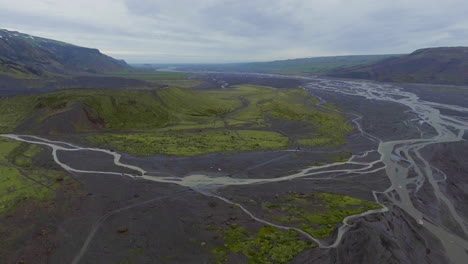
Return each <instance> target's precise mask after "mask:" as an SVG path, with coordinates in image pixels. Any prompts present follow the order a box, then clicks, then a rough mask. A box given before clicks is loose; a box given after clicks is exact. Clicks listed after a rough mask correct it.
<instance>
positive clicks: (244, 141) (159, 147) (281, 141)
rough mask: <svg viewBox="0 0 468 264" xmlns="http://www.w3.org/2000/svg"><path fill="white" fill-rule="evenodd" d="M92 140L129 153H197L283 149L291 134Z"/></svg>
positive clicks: (172, 135)
mask: <svg viewBox="0 0 468 264" xmlns="http://www.w3.org/2000/svg"><path fill="white" fill-rule="evenodd" d="M88 140H90V141H91V142H93V143H96V144H104V145H107V146H109V147H111V148H115V149H118V150H122V151H125V152H128V153H134V154H141V155H151V154H157V153H162V154H168V155H179V156H195V155H201V154H206V153H213V152H220V151H249V150H260V149H282V148H285V147H286V146H287V145H288V138H286V137H284V136H282V135H281V134H278V133H275V132H270V131H255V130H234V131H230V130H208V131H202V132H190V133H189V132H183V133H171V132H164V133H139V134H103V135H96V136H91V137H88Z"/></svg>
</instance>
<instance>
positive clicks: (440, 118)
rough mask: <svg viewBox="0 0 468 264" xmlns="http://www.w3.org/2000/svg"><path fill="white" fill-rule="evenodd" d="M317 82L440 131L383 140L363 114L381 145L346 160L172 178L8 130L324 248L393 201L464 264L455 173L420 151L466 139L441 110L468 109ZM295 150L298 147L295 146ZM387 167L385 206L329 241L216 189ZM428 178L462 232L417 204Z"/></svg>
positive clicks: (467, 248) (459, 124)
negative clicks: (449, 180) (285, 170)
mask: <svg viewBox="0 0 468 264" xmlns="http://www.w3.org/2000/svg"><path fill="white" fill-rule="evenodd" d="M312 80H313V81H314V82H311V83H310V84H307V85H304V89H306V90H310V91H311V93H312V94H313V93H314V91H323V92H327V93H336V94H343V95H347V96H358V97H362V98H365V99H367V100H378V101H384V102H392V103H397V104H401V105H404V106H406V107H408V109H409V110H410V111H411V112H412V113H413V114H414V115H415V116H417V120H415V121H416V122H418V123H419V124H423V123H424V124H427V125H429V126H431V127H432V128H433V129H434V130H435V132H436V133H435V135H433V136H427V135H425V134H424V133H423V132H422V131H421V134H420V137H417V138H414V139H404V140H394V141H380V140H379V139H378V138H376V137H374V136H372V135H370V134H368V133H367V132H366V131H364V130H362V128H361V125H360V123H359V122H358V121H359V119H360V118H361V117H360V116H357V118H355V119H354V120H352V121H353V123H354V124H355V126H356V128H357V129H358V130H359V131H360V132H361V134H362V135H363V136H366V137H368V138H369V139H370V140H373V141H376V142H377V143H378V148H377V149H371V150H368V151H366V152H363V153H360V154H359V155H354V156H352V157H351V158H350V159H349V160H348V161H346V162H336V163H331V164H326V165H323V166H316V167H310V168H305V169H303V170H302V171H300V172H298V173H295V174H291V175H284V176H282V177H277V178H270V179H238V178H231V177H213V176H210V175H189V176H185V177H167V176H163V175H153V174H150V173H147V172H146V171H145V169H144V168H140V167H137V166H134V165H131V164H125V163H123V162H121V160H120V159H121V155H120V154H118V153H116V152H113V151H110V150H105V149H99V148H85V147H80V146H77V145H74V144H71V143H67V142H61V141H52V140H48V139H45V138H41V137H37V136H29V135H13V134H9V135H3V136H4V137H8V138H11V139H14V140H19V141H23V142H28V143H31V144H38V145H43V146H48V147H50V148H51V149H52V156H53V158H54V160H55V162H56V163H57V164H58V165H60V166H61V167H62V168H63V169H65V170H67V171H70V172H75V173H88V174H98V175H99V174H106V175H119V176H122V175H123V176H127V177H132V178H136V179H141V180H149V181H155V182H163V183H172V184H177V185H181V186H184V187H188V188H190V189H193V190H196V191H198V192H200V193H202V194H204V195H208V196H213V197H216V198H218V199H221V200H223V201H224V202H226V203H230V204H236V205H238V206H239V208H240V209H242V210H243V211H244V212H245V213H246V214H248V215H249V216H250V217H252V218H253V219H255V220H256V221H259V222H262V223H264V224H268V225H272V226H276V227H278V228H282V229H294V230H297V231H298V232H300V233H301V234H302V235H303V236H304V237H306V238H308V239H310V240H312V241H314V242H316V243H317V244H318V245H319V246H320V247H322V248H330V247H337V246H338V245H339V244H340V242H341V239H342V237H343V235H344V234H345V232H346V231H347V230H348V229H349V227H350V226H349V225H348V221H349V220H351V219H353V218H357V217H361V216H363V215H368V214H374V213H385V212H386V211H388V209H387V206H386V205H388V204H392V205H394V206H397V207H399V208H401V209H402V210H403V211H404V212H406V213H407V214H408V215H409V216H411V217H412V218H413V219H414V220H415V222H417V223H418V224H420V225H422V226H423V227H425V228H426V229H427V230H428V231H429V232H430V233H432V234H433V235H434V236H435V237H437V238H438V239H439V240H440V242H441V244H442V245H443V247H444V249H445V252H446V253H447V254H446V255H447V257H448V258H449V259H450V260H451V261H452V262H453V263H455V264H458V263H460V264H462V263H463V264H464V263H466V262H465V261H466V260H467V259H468V253H467V252H468V241H467V240H466V237H468V227H467V223H466V221H465V219H464V218H463V217H462V216H461V215H460V214H459V213H458V212H457V210H456V209H455V206H454V205H453V203H452V202H451V201H450V199H449V198H448V197H447V196H446V195H445V194H444V192H443V191H442V190H441V189H440V187H439V183H440V182H441V181H444V177H450V175H442V176H443V177H441V174H443V173H442V172H441V171H440V170H438V169H437V168H434V167H433V166H431V164H429V162H428V161H427V160H426V159H425V158H424V157H423V155H422V154H421V150H422V149H423V148H424V147H426V146H428V145H430V144H439V143H448V142H457V141H462V140H463V136H464V134H465V132H466V131H467V130H468V122H467V121H466V120H464V119H463V118H460V117H457V116H449V115H444V114H441V112H440V111H439V109H447V110H451V111H452V112H453V111H455V112H459V113H463V114H468V108H464V107H461V106H456V105H449V104H441V103H435V102H428V101H424V100H421V99H420V98H419V97H418V96H417V95H416V94H414V93H411V92H408V91H405V90H403V89H402V88H399V87H398V86H396V85H389V84H381V83H373V82H354V81H340V80H329V79H312ZM73 151H96V152H101V153H106V154H108V155H111V156H113V163H114V164H115V165H116V166H120V167H124V168H127V169H130V170H132V171H134V172H135V173H119V172H107V171H99V170H93V169H92V168H89V169H87V170H82V169H76V168H73V165H72V164H66V163H65V162H63V161H62V160H61V159H60V154H61V153H63V152H73ZM291 151H295V150H291ZM372 152H378V153H379V154H380V157H379V158H377V159H376V160H373V161H366V162H363V161H359V159H361V158H364V157H366V156H367V155H369V153H372ZM344 165H352V169H350V168H349V166H348V168H343V167H344ZM381 170H385V172H386V174H387V176H388V178H389V180H390V182H391V186H389V187H388V189H387V190H385V191H384V192H377V191H374V192H373V193H374V197H375V200H376V202H378V203H380V204H381V205H382V206H383V208H382V209H379V210H372V211H368V212H365V213H363V214H361V215H354V216H350V217H348V218H346V219H345V220H344V221H343V225H341V227H340V228H339V230H338V234H337V236H336V239H335V240H334V241H333V242H332V243H326V242H324V241H321V240H319V239H316V238H313V237H311V236H310V235H309V234H307V233H306V232H304V231H302V230H300V229H297V228H292V227H288V226H283V225H277V224H274V223H271V222H268V221H266V220H264V219H260V218H258V217H257V216H255V215H254V214H253V213H252V212H249V211H248V210H247V209H246V208H245V207H243V206H242V205H241V204H238V203H235V202H233V201H230V200H228V199H227V198H225V197H221V196H219V195H218V194H217V193H216V190H217V189H219V188H222V187H225V186H231V185H249V184H263V183H270V182H281V181H286V180H293V179H299V178H307V179H310V180H314V179H316V178H317V177H318V176H320V175H327V174H330V173H340V174H341V175H345V174H351V173H352V174H357V175H359V174H369V173H375V172H377V171H381ZM425 182H428V183H429V184H430V185H431V186H432V190H433V192H434V193H433V195H434V197H436V198H437V200H438V202H439V204H440V205H442V206H444V207H445V208H447V209H448V210H447V212H448V214H450V218H452V219H454V221H455V222H456V224H457V225H458V227H459V228H458V229H459V230H461V232H462V233H461V234H454V233H453V232H452V231H450V230H449V228H447V227H445V226H443V224H436V222H437V221H434V220H433V219H431V217H430V216H428V215H425V214H424V212H422V211H420V210H418V209H417V207H416V205H415V204H414V199H412V197H413V196H414V193H415V191H416V192H417V191H418V190H419V188H420V187H421V186H422V184H423V183H425ZM439 209H441V208H440V207H439ZM104 220H105V218H103V219H101V220H100V222H99V223H96V225H95V226H94V228H93V231H92V232H91V233H90V234H89V236H88V239H87V240H86V242H85V244H84V245H83V247H82V248H81V250H80V252H79V253H78V254H77V256H76V257H75V260H74V262H73V263H79V260H80V258H81V256H82V255H83V254H84V252H85V251H86V248H87V247H88V245H89V243H90V242H91V241H92V238H93V236H94V234H95V232H96V230H97V229H98V228H99V225H100V224H102V222H103V221H104Z"/></svg>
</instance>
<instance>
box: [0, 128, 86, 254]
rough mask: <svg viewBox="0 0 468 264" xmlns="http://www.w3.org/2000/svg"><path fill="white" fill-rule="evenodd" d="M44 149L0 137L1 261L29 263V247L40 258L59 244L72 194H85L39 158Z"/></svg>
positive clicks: (72, 181) (73, 195) (74, 183)
mask: <svg viewBox="0 0 468 264" xmlns="http://www.w3.org/2000/svg"><path fill="white" fill-rule="evenodd" d="M41 152H42V149H41V148H39V147H37V146H35V145H29V144H26V143H21V142H18V141H13V140H9V139H5V138H3V137H0V223H1V225H0V238H1V239H0V260H1V261H0V262H1V263H25V262H22V261H23V260H22V257H23V254H24V253H25V251H28V252H34V253H35V255H34V256H35V257H36V262H28V263H45V262H44V261H45V260H44V256H47V255H49V254H50V251H47V250H51V249H53V248H54V247H55V245H54V239H53V235H54V232H55V230H56V228H57V227H58V224H59V219H61V218H62V217H63V216H64V215H65V214H67V213H68V212H69V211H70V210H71V209H70V207H71V205H70V201H71V199H73V198H72V197H77V196H79V195H81V194H82V193H81V187H80V185H79V184H78V182H76V181H74V180H73V179H71V178H70V177H68V176H67V175H66V174H65V172H63V171H59V170H55V169H52V168H49V167H46V166H45V165H41V164H39V163H38V162H37V161H36V157H37V155H39V154H40V153H41Z"/></svg>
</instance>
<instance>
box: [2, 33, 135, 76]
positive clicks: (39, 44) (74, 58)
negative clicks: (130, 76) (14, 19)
mask: <svg viewBox="0 0 468 264" xmlns="http://www.w3.org/2000/svg"><path fill="white" fill-rule="evenodd" d="M129 67H130V66H128V65H127V63H126V62H125V61H123V60H116V59H113V58H111V57H109V56H107V55H104V54H102V53H101V52H100V51H99V50H97V49H91V48H84V47H79V46H75V45H72V44H68V43H64V42H60V41H56V40H51V39H45V38H41V37H35V36H31V35H27V34H23V33H19V32H16V31H8V30H5V29H0V73H3V74H7V75H11V76H14V77H26V76H50V75H76V74H83V73H102V72H112V71H119V70H124V69H128V68H129Z"/></svg>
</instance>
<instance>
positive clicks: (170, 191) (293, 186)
mask: <svg viewBox="0 0 468 264" xmlns="http://www.w3.org/2000/svg"><path fill="white" fill-rule="evenodd" d="M209 76H211V75H209ZM216 76H219V75H216ZM228 77H229V76H228ZM207 78H210V77H207ZM253 79H254V80H252V77H251V76H247V77H245V78H243V77H242V75H240V76H239V75H235V76H233V77H229V78H227V77H226V79H225V80H226V82H228V83H229V84H230V85H233V84H236V83H237V84H240V83H253V84H260V85H269V86H275V85H273V84H274V83H276V82H277V80H276V79H270V80H268V79H267V78H253ZM280 79H281V80H282V82H283V81H285V80H288V79H283V78H280ZM259 80H261V81H259ZM285 82H286V83H281V84H278V85H276V87H279V86H281V87H282V88H285V87H297V86H298V85H300V83H301V82H302V81H297V80H290V82H287V81H285ZM311 92H312V93H313V94H316V95H319V96H320V97H321V98H324V99H325V100H327V101H330V102H333V103H335V104H337V105H338V106H339V107H341V108H342V109H344V110H345V111H346V113H348V114H349V119H353V118H355V116H353V115H352V114H353V113H355V114H359V115H361V116H363V118H362V120H360V121H359V122H360V123H361V124H362V127H363V128H364V130H365V131H366V132H368V133H371V134H373V135H374V136H376V137H378V138H380V139H382V140H393V139H410V138H418V137H419V136H420V132H419V130H418V129H417V128H416V126H415V125H414V124H411V122H410V121H409V120H411V119H413V118H414V115H412V114H411V113H409V112H407V110H408V109H407V108H406V107H404V106H402V105H398V104H391V103H384V102H379V101H369V100H366V99H363V98H359V97H352V96H343V95H337V94H330V93H326V92H323V91H321V92H318V91H311ZM405 121H408V122H406V123H405ZM420 129H422V130H423V131H424V132H425V133H426V135H430V134H431V133H433V131H431V130H430V129H424V126H422V127H420ZM56 138H61V139H63V140H65V141H67V140H70V141H74V142H78V143H81V145H82V143H83V142H84V141H81V140H80V139H79V138H76V137H74V136H66V137H56ZM348 141H349V143H348V144H347V145H346V146H344V147H342V148H339V149H322V150H301V151H299V152H295V151H292V152H285V151H271V152H248V153H217V154H209V155H204V156H200V157H167V156H162V155H157V156H153V157H136V156H132V155H127V154H124V155H123V158H122V161H123V162H128V163H130V164H132V165H136V166H140V167H142V168H143V169H145V170H147V171H148V172H149V173H150V174H152V173H154V174H158V175H159V174H160V175H164V176H174V177H182V176H185V175H189V174H206V175H210V176H214V177H215V176H230V177H235V178H273V177H279V176H284V175H289V174H292V173H295V172H297V171H298V170H300V169H303V168H306V167H308V166H311V165H315V164H317V163H323V162H330V159H332V158H333V156H332V155H333V154H330V152H331V153H333V152H339V151H344V150H349V151H351V152H353V153H355V154H361V153H362V152H364V151H367V150H372V149H376V147H377V144H376V143H375V142H373V141H371V140H369V139H368V138H366V137H365V135H361V133H360V132H359V131H357V130H356V131H353V132H352V133H350V134H349V135H348ZM461 148H463V146H455V144H453V146H452V145H450V146H449V145H447V146H445V145H444V146H435V147H434V149H428V150H427V151H428V155H432V156H431V157H432V158H431V162H434V163H433V164H434V165H435V166H438V168H440V169H441V170H443V171H444V172H445V173H446V174H447V175H449V180H448V181H447V183H446V184H447V187H446V190H447V193H451V196H450V197H451V199H454V200H456V201H458V203H457V206H458V209H459V210H460V211H461V212H466V211H468V210H466V209H467V208H466V205H465V203H463V202H464V201H465V202H466V200H467V198H466V189H467V187H466V180H465V181H463V180H461V178H463V177H462V175H465V176H466V168H467V164H466V159H465V160H463V159H462V158H461V157H463V156H464V157H466V156H467V155H466V153H465V152H466V151H465V152H463V153H465V154H462V155H461V157H460V155H458V156H457V154H456V153H457V151H460V149H461ZM464 149H466V146H464ZM62 154H63V153H62ZM62 154H61V155H60V159H61V160H62V161H63V162H66V163H67V164H69V165H70V166H72V167H75V168H86V169H87V170H93V169H100V170H101V169H102V170H116V171H119V172H126V171H122V170H119V169H116V168H115V166H112V163H111V162H110V161H109V160H110V158H109V157H103V156H101V155H96V156H91V155H89V156H88V155H87V152H86V151H83V153H81V154H80V155H81V156H80V158H76V156H73V155H71V154H72V153H67V154H66V155H62ZM88 154H89V153H88ZM449 154H450V155H452V156H450V155H449ZM450 157H452V158H450ZM378 158H379V157H378V155H376V153H371V154H370V156H368V157H365V158H362V159H358V160H360V161H373V160H376V159H378ZM43 159H49V161H50V159H51V157H50V156H48V157H46V156H44V157H43ZM452 159H453V160H454V161H451V160H452ZM455 162H456V164H457V166H452V165H451V164H452V163H455ZM431 164H432V163H431ZM378 166H380V167H381V165H377V166H376V167H375V168H377V167H378ZM455 172H456V173H458V174H457V175H458V176H455V177H452V175H454V174H455ZM73 176H74V177H75V178H76V179H77V180H79V181H80V182H82V183H83V185H84V189H85V190H86V192H87V193H88V195H87V196H86V197H84V198H82V203H81V206H80V208H79V209H77V210H76V213H75V214H73V216H71V217H69V218H68V219H67V220H66V221H65V222H63V223H62V224H61V225H60V227H59V230H61V231H60V232H59V234H58V237H59V241H60V246H58V247H57V248H56V250H55V251H54V252H53V253H52V255H51V257H50V263H71V260H72V259H73V258H74V257H75V255H76V254H77V253H78V252H79V249H80V248H81V246H82V245H83V242H84V241H85V239H86V238H87V237H88V235H89V233H90V230H91V229H92V227H93V226H94V227H96V226H98V228H97V229H96V233H95V236H94V237H93V239H92V240H91V243H90V244H89V247H88V249H87V250H86V251H85V254H84V255H83V257H82V259H81V262H79V263H81V264H85V263H90V264H91V263H132V262H133V263H213V260H214V259H213V255H212V254H211V253H210V250H211V249H212V248H213V247H216V246H220V245H223V243H224V242H223V240H222V238H220V237H219V233H217V232H215V231H210V230H207V228H206V226H207V225H213V226H219V227H228V225H229V224H232V223H235V224H239V225H242V226H244V227H246V228H248V229H249V230H252V231H255V230H258V228H260V227H262V226H263V224H260V223H257V222H255V221H253V220H252V219H251V218H250V217H249V216H248V215H246V214H245V213H243V212H242V211H241V210H240V209H238V208H236V207H233V206H229V205H228V204H226V203H224V202H223V201H221V200H219V199H216V198H213V197H207V196H204V195H202V194H200V193H198V192H196V191H195V190H191V189H189V188H186V187H181V186H178V185H175V184H164V183H156V182H148V181H144V180H134V179H130V178H126V177H123V176H113V175H98V174H82V173H81V174H80V173H75V174H73ZM328 176H331V177H334V179H315V178H314V177H313V176H312V177H307V178H310V179H294V180H289V181H282V182H274V183H267V184H257V185H245V186H228V187H224V188H220V189H218V190H217V193H218V194H220V195H221V196H223V197H226V198H231V199H234V200H239V201H241V200H242V199H241V198H243V199H248V198H249V197H252V198H258V199H261V200H264V201H268V200H269V199H272V197H274V196H275V195H276V194H282V193H286V192H288V191H293V192H304V193H307V192H331V193H338V194H346V195H350V196H353V197H356V198H361V199H366V200H373V196H372V191H373V190H376V191H384V190H385V189H386V188H387V187H388V186H389V184H390V183H389V181H388V179H387V177H386V175H385V172H384V171H378V172H375V173H369V174H364V175H355V174H348V175H338V174H329V175H328ZM465 178H466V177H465ZM460 182H463V184H465V185H459V184H460ZM426 192H427V191H426V190H425V189H424V188H422V189H421V191H420V195H425V193H426ZM239 197H240V198H239ZM148 201H149V202H148ZM242 204H243V203H242ZM243 205H244V204H243ZM246 206H247V204H246ZM121 208H124V209H121ZM120 209H121V210H120ZM249 209H252V212H253V213H254V214H256V213H259V214H260V212H259V211H258V210H255V208H250V207H249ZM389 209H390V211H389V212H387V213H377V214H373V215H369V216H366V217H361V218H359V219H356V220H353V223H354V225H353V226H352V227H351V229H350V230H349V231H348V232H347V233H346V234H345V235H344V237H343V240H342V242H341V244H340V246H339V247H338V248H336V249H319V248H315V249H310V250H307V251H305V252H303V253H301V254H300V255H299V256H298V257H297V258H296V259H295V260H294V261H292V262H291V263H314V264H315V263H447V260H446V259H445V258H444V257H443V253H442V252H441V250H442V247H441V246H440V243H439V242H438V240H437V239H435V238H434V237H432V236H431V235H430V234H429V233H428V232H427V231H426V230H425V229H424V228H423V227H422V226H421V225H418V224H417V223H415V222H414V220H412V219H411V218H410V217H408V216H407V215H406V214H405V213H404V212H402V211H401V210H400V209H399V208H394V207H390V208H389ZM104 216H107V218H105V219H104V218H103V217H104ZM96 223H99V225H97V224H96ZM331 240H333V237H332V238H331ZM245 262H246V259H245V258H243V257H238V258H234V259H232V260H231V262H230V263H245Z"/></svg>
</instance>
